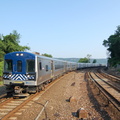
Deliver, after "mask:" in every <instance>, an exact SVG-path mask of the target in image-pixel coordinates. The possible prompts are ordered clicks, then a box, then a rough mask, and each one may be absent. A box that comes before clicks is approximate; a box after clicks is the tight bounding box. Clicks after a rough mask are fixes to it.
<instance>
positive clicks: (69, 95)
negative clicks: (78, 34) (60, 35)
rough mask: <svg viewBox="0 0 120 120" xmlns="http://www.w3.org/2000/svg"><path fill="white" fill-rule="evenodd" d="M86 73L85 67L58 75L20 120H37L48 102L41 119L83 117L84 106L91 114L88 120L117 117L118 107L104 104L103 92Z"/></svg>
mask: <svg viewBox="0 0 120 120" xmlns="http://www.w3.org/2000/svg"><path fill="white" fill-rule="evenodd" d="M84 74H85V72H84V70H83V71H76V72H70V73H68V74H65V75H64V76H62V77H60V78H58V79H57V80H56V83H55V84H54V85H53V86H52V87H51V88H49V89H48V90H47V91H46V92H45V93H44V94H42V95H41V96H39V98H38V100H37V99H36V100H34V101H32V104H31V105H30V106H29V107H28V108H27V109H25V110H24V111H23V112H22V115H21V116H19V117H18V120H35V118H36V117H37V116H38V114H39V113H40V112H41V110H42V108H43V106H44V105H45V103H46V102H47V104H46V107H45V109H43V111H42V112H41V113H40V117H39V119H38V120H79V119H80V118H79V117H78V112H77V111H78V110H81V109H82V110H85V111H86V113H87V116H86V115H85V117H87V118H84V119H88V120H117V118H118V117H117V116H115V114H116V115H118V113H116V112H115V113H114V114H113V113H112V111H114V108H113V107H112V106H111V105H109V106H102V102H104V99H103V97H102V95H98V91H97V89H96V88H95V87H94V85H92V84H89V83H88V81H87V80H84ZM111 109H113V110H111ZM83 114H85V113H83Z"/></svg>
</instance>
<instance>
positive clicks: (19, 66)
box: [13, 59, 25, 74]
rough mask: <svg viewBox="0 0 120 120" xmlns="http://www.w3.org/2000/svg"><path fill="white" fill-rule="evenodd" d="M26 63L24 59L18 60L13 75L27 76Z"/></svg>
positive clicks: (15, 62)
mask: <svg viewBox="0 0 120 120" xmlns="http://www.w3.org/2000/svg"><path fill="white" fill-rule="evenodd" d="M24 66H25V62H23V60H22V59H16V60H14V63H13V73H19V74H25V67H24Z"/></svg>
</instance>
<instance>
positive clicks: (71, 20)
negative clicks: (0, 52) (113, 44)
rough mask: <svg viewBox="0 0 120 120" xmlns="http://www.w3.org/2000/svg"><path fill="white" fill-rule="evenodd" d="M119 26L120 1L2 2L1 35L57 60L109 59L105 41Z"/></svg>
mask: <svg viewBox="0 0 120 120" xmlns="http://www.w3.org/2000/svg"><path fill="white" fill-rule="evenodd" d="M118 25H120V0H0V34H3V35H8V34H10V33H12V31H13V30H16V31H17V32H18V33H20V35H21V38H20V45H22V46H25V45H27V46H29V47H30V48H31V49H30V52H35V51H36V52H39V53H40V54H44V53H47V54H51V55H52V56H53V57H54V58H72V57H74V58H84V57H86V56H87V54H90V55H91V58H96V59H97V58H107V48H105V47H104V46H103V45H102V44H103V40H105V39H108V37H109V36H110V35H112V34H114V33H115V30H116V29H117V26H118Z"/></svg>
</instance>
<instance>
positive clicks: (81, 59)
mask: <svg viewBox="0 0 120 120" xmlns="http://www.w3.org/2000/svg"><path fill="white" fill-rule="evenodd" d="M90 57H91V55H90V54H87V57H84V58H80V59H79V61H78V62H80V63H90Z"/></svg>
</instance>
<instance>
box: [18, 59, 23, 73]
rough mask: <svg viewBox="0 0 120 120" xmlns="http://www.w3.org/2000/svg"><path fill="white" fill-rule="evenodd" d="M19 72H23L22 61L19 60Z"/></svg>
mask: <svg viewBox="0 0 120 120" xmlns="http://www.w3.org/2000/svg"><path fill="white" fill-rule="evenodd" d="M17 72H22V61H20V60H18V61H17Z"/></svg>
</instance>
